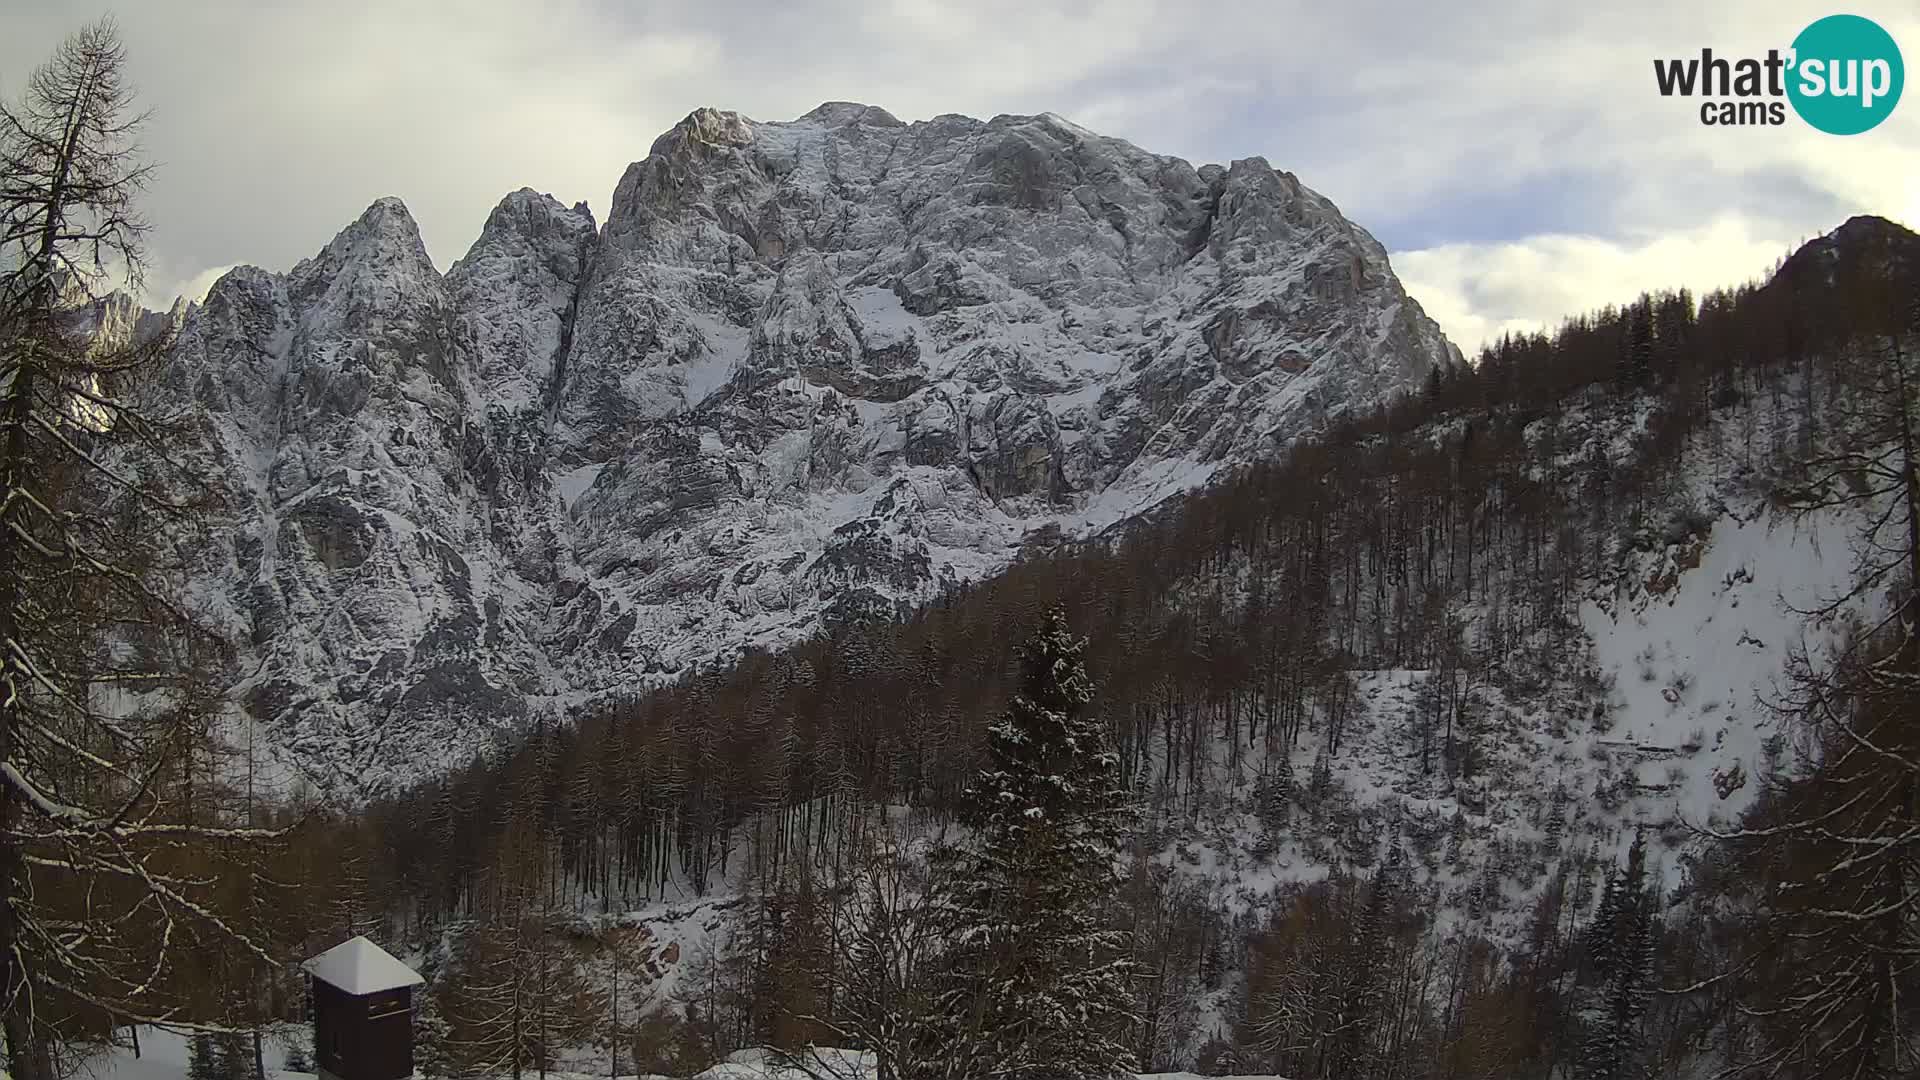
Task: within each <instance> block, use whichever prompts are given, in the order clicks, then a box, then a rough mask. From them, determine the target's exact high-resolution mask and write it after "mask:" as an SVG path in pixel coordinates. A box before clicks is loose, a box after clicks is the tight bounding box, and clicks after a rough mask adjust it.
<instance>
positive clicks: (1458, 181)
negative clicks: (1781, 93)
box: [0, 0, 1920, 314]
mask: <svg viewBox="0 0 1920 1080" xmlns="http://www.w3.org/2000/svg"><path fill="white" fill-rule="evenodd" d="M20 4H21V0H15V5H16V6H20ZM1877 8H1878V9H1876V5H1866V6H1865V7H1862V8H1861V10H1862V13H1864V14H1868V15H1870V16H1873V17H1876V18H1880V19H1881V20H1882V21H1883V23H1884V24H1886V25H1888V26H1889V27H1890V29H1892V31H1893V33H1894V35H1895V37H1896V38H1897V39H1900V40H1905V41H1914V42H1920V19H1916V18H1915V16H1914V15H1913V13H1912V12H1910V11H1907V10H1906V9H1905V8H1904V7H1900V6H1896V5H1893V4H1881V5H1878V6H1877ZM93 14H94V13H93V12H89V11H85V10H76V9H75V8H74V7H73V6H72V5H70V4H67V3H55V2H48V0H39V2H35V0H26V2H25V4H24V7H22V8H21V9H20V10H18V11H16V12H14V13H11V14H10V15H9V16H8V33H7V34H6V35H5V36H4V37H0V89H4V90H6V91H9V92H10V91H12V90H14V89H16V88H17V86H18V84H19V80H20V76H21V75H23V74H24V71H25V69H26V68H27V67H29V66H31V65H32V64H33V63H35V62H37V61H38V60H39V59H40V58H41V57H42V56H44V55H45V53H46V52H47V50H48V49H50V48H51V47H52V45H53V44H54V43H55V42H56V41H57V40H58V39H59V38H60V37H61V36H62V35H63V34H64V33H66V32H67V31H69V30H70V29H72V28H73V27H74V26H75V25H77V24H78V23H79V22H80V21H83V20H84V19H86V18H90V17H92V15H93ZM121 18H122V22H123V25H124V27H125V30H126V36H127V39H128V45H129V47H130V50H131V52H132V55H133V64H134V73H135V76H136V78H137V80H138V81H139V82H140V84H141V85H142V87H143V89H144V91H145V94H144V96H145V100H146V101H147V102H148V103H149V104H151V105H152V106H153V108H154V110H155V113H154V120H153V126H152V128H151V130H150V132H149V138H148V143H149V146H150V148H151V150H152V152H153V155H154V156H155V157H156V158H157V159H158V160H159V161H160V162H161V163H162V166H163V168H162V171H161V172H160V174H159V177H158V179H157V180H156V183H155V185H154V188H153V190H152V192H151V199H150V201H149V209H150V211H151V215H152V217H153V218H154V220H155V222H156V230H155V234H154V237H153V245H152V247H153V256H154V262H155V266H154V273H153V277H154V278H155V279H156V282H172V281H182V282H183V281H186V280H188V279H191V278H194V277H195V276H197V275H200V274H202V273H204V272H205V271H207V270H208V269H209V268H213V267H218V266H224V265H229V264H234V263H247V262H251V263H257V264H261V265H265V266H268V267H273V268H282V269H283V268H285V267H287V266H290V265H291V264H292V263H293V262H295V261H297V260H298V259H300V258H303V257H305V256H307V255H310V254H312V253H313V252H314V251H316V250H317V249H318V248H319V247H321V246H322V245H323V244H324V243H325V242H326V241H327V239H328V238H329V237H331V236H332V234H333V233H334V232H335V231H336V230H337V229H338V228H340V227H341V226H342V225H344V224H345V223H347V222H349V221H351V220H352V219H353V218H354V217H356V216H357V215H358V213H359V212H360V210H361V209H363V208H364V207H365V206H366V204H367V203H369V202H371V201H372V200H373V199H374V198H376V197H379V196H381V195H388V194H394V195H399V196H401V197H402V198H404V199H405V200H406V202H407V204H408V206H409V207H410V208H411V209H412V210H413V212H414V215H415V217H416V218H417V219H418V220H419V222H420V225H421V229H422V233H423V235H424V237H425V239H426V242H427V245H428V250H429V252H430V254H431V255H432V256H433V258H434V260H435V262H436V263H437V264H438V265H440V266H441V267H442V268H445V267H446V266H448V265H449V264H450V263H451V262H452V261H453V260H454V259H456V258H458V257H459V256H460V255H461V254H463V253H464V251H465V249H466V247H467V245H468V244H469V243H471V241H472V240H473V238H474V237H475V236H476V235H477V233H478V231H479V227H480V224H481V222H482V221H483V220H484V218H485V215H486V213H487V211H488V210H489V209H490V208H491V207H492V205H493V204H494V203H495V202H496V201H497V200H498V199H499V197H500V196H501V195H503V194H504V193H506V192H508V191H510V190H513V189H515V188H518V187H521V186H523V185H527V186H532V187H534V188H536V189H539V190H543V191H551V192H552V193H554V194H555V195H557V196H558V197H560V198H562V199H563V200H566V201H568V202H573V201H579V200H586V201H588V202H589V203H591V204H593V206H594V207H595V209H596V211H597V212H600V213H602V214H604V211H605V204H606V200H607V197H608V195H609V193H610V192H611V191H612V188H613V185H614V182H615V181H616V180H617V179H618V178H619V175H620V173H621V171H622V169H623V168H624V167H625V166H626V164H627V163H628V162H630V161H632V160H634V159H636V158H638V157H640V156H642V155H643V154H644V153H645V152H646V148H647V146H648V145H649V144H650V143H651V142H652V140H653V138H654V137H655V136H656V135H657V134H659V133H660V132H661V131H663V130H665V129H666V128H667V127H668V126H670V125H671V124H672V123H674V122H675V121H676V120H678V119H679V118H680V117H681V116H684V115H685V114H686V113H687V112H688V111H690V110H691V109H693V108H695V107H697V106H701V105H716V106H720V107H726V108H735V109H739V110H741V111H743V112H746V113H747V114H748V115H751V116H755V117H758V118H763V119H788V118H792V117H794V116H798V115H800V114H801V113H804V112H806V111H807V110H808V109H810V108H812V107H813V106H814V105H816V104H818V103H819V102H821V101H824V100H831V99H841V100H859V101H867V102H871V103H874V104H878V105H882V106H885V107H886V108H888V109H889V110H890V111H892V112H893V113H894V114H895V115H898V116H900V117H902V118H903V119H909V120H911V119H921V118H926V117H930V116H932V115H935V114H937V113H941V112H966V113H971V114H974V115H989V116H990V115H992V114H994V113H999V112H1021V113H1031V112H1040V111H1054V112H1058V113H1061V114H1063V115H1065V116H1068V117H1070V118H1073V119H1075V120H1077V121H1079V122H1081V123H1083V124H1086V125H1087V126H1089V127H1093V128H1096V129H1098V130H1101V131H1105V132H1109V133H1111V134H1115V135H1119V136H1122V137H1126V138H1129V139H1131V140H1133V141H1134V142H1136V143H1139V144H1140V145H1142V146H1145V147H1147V148H1149V149H1152V150H1155V151H1158V152H1162V153H1171V154H1177V155H1180V156H1183V157H1187V158H1189V159H1191V160H1195V161H1225V160H1229V159H1232V158H1238V157H1247V156H1252V155H1262V156H1265V157H1267V158H1268V159H1269V160H1270V161H1272V162H1273V164H1274V165H1275V166H1277V167H1279V168H1283V169H1287V170H1289V171H1292V172H1295V173H1296V174H1298V175H1299V176H1300V177H1301V179H1302V180H1303V181H1305V182H1306V183H1308V184H1311V185H1313V186H1314V187H1316V188H1318V189H1319V190H1321V191H1322V192H1324V193H1325V194H1327V195H1328V196H1329V197H1330V198H1332V199H1333V200H1334V201H1335V202H1336V203H1338V204H1339V205H1340V207H1341V208H1342V209H1343V210H1344V211H1345V212H1346V213H1348V214H1349V215H1351V216H1352V217H1354V218H1355V219H1356V220H1358V221H1359V222H1361V223H1362V224H1364V225H1367V226H1368V227H1370V228H1372V229H1374V230H1375V231H1376V232H1377V233H1379V234H1380V235H1381V236H1382V237H1383V238H1384V239H1386V240H1387V241H1388V242H1389V243H1390V244H1391V245H1392V246H1395V247H1399V248H1435V247H1440V246H1446V245H1456V246H1457V245H1460V244H1497V243H1501V242H1519V241H1524V240H1526V239H1527V238H1528V237H1530V236H1536V235H1543V234H1567V233H1578V234H1581V235H1585V236H1593V237H1600V238H1612V239H1614V240H1618V241H1621V242H1622V243H1626V244H1628V245H1629V246H1632V245H1636V244H1639V243H1641V242H1642V241H1641V240H1640V239H1639V238H1641V237H1643V236H1644V235H1645V234H1646V232H1647V231H1648V230H1659V229H1680V228H1685V227H1687V226H1689V225H1691V224H1696V223H1699V222H1702V221H1706V220H1708V219H1710V218H1712V217H1714V216H1715V215H1717V214H1723V213H1727V212H1736V213H1738V214H1740V215H1742V219H1743V220H1746V221H1750V222H1752V223H1754V226H1755V228H1758V229H1762V230H1774V231H1777V232H1778V233H1779V235H1780V241H1781V243H1782V244H1784V243H1786V242H1788V241H1790V240H1791V239H1793V238H1795V237H1796V236H1798V235H1805V234H1807V233H1809V232H1811V231H1814V230H1816V229H1819V228H1823V227H1826V226H1830V225H1831V224H1833V223H1835V222H1836V221H1837V220H1838V219H1839V218H1840V217H1844V216H1845V214H1847V213H1851V212H1855V211H1858V210H1863V209H1877V210H1879V211H1880V212H1883V213H1890V214H1893V215H1895V216H1899V214H1900V213H1902V212H1903V210H1904V209H1905V208H1904V207H1899V206H1884V205H1882V206H1874V205H1866V204H1868V203H1873V202H1875V201H1879V202H1885V201H1888V200H1899V199H1901V198H1902V197H1903V196H1902V194H1901V191H1902V188H1901V187H1900V181H1897V180H1894V179H1889V178H1888V177H1891V176H1894V175H1896V171H1897V170H1904V171H1899V172H1897V175H1901V176H1904V175H1910V174H1912V173H1913V172H1914V171H1916V170H1914V169H1913V168H1911V166H1913V165H1915V164H1920V122H1917V121H1920V103H1908V104H1905V105H1903V106H1902V110H1901V113H1899V114H1896V118H1895V123H1893V124H1890V125H1889V127H1888V129H1887V130H1885V131H1880V132H1875V133H1873V134H1871V135H1869V136H1866V137H1863V138H1862V139H1857V140H1853V141H1851V142H1850V143H1845V144H1838V143H1836V142H1835V141H1834V140H1831V139H1828V138H1826V137H1824V136H1819V135H1817V134H1814V133H1810V132H1807V131H1805V130H1804V129H1799V130H1791V131H1790V130H1784V129H1783V130H1773V131H1765V132H1758V131H1748V132H1737V133H1725V132H1711V131H1707V130H1705V129H1702V128H1701V127H1700V126H1699V124H1698V123H1697V121H1696V120H1695V119H1694V118H1693V116H1692V114H1691V112H1690V111H1689V110H1688V109H1687V108H1686V107H1685V106H1684V105H1677V104H1676V102H1674V101H1671V100H1663V99H1661V98H1659V96H1658V95H1657V94H1656V93H1654V92H1653V88H1652V79H1651V70H1650V66H1651V65H1650V61H1651V59H1652V58H1653V57H1654V56H1656V55H1682V54H1685V53H1686V52H1688V51H1691V50H1697V49H1698V48H1699V47H1700V46H1701V45H1703V44H1715V45H1717V46H1718V47H1722V48H1725V49H1728V50H1737V49H1752V50H1755V51H1758V50H1764V49H1765V48H1766V47H1767V46H1768V45H1770V44H1784V42H1785V40H1786V39H1788V38H1790V37H1791V35H1792V33H1793V32H1795V31H1796V30H1797V29H1798V27H1799V26H1800V25H1802V24H1803V23H1804V22H1805V20H1806V18H1807V15H1806V11H1805V9H1804V6H1803V5H1800V4H1797V3H1789V2H1787V0H1767V2H1761V3H1744V2H1739V0H1724V2H1716V3H1713V4H1701V5H1682V4H1673V3H1670V2H1668V0H1646V2H1641V3H1630V4H1613V5H1542V4H1537V3H1532V2H1529V0H1480V2H1478V3H1473V4H1468V5H1414V4H1405V3H1401V2H1397V0H1396V2H1391V3H1389V2H1386V0H1351V2H1347V3H1341V4H1325V3H1317V2H1299V3H1274V2H1270V0H1269V2H1257V0H1220V2H1216V3H1212V4H1208V5H1205V6H1204V7H1196V6H1194V5H1191V4H1187V3H1175V2H1170V0H1103V2H1096V0H1079V2H1063V3H1046V2H1042V0H1012V2H1007V0H992V2H976V3H972V4H948V3H938V2H935V0H896V2H892V3H873V2H855V0H835V2H830V3H820V4H807V5H801V4H787V3H778V2H773V0H754V2H749V0H707V2H685V0H667V2H659V3H648V4H644V5H634V4H626V3H614V2H612V0H563V2H557V3H552V4H545V5H538V6H529V5H525V4H523V3H519V2H517V0H516V2H508V0H478V2H475V3H467V4H457V5H456V4H451V3H434V2H427V3H420V4H406V5H390V4H387V3H384V2H381V0H341V2H339V3H335V4H329V5H299V4H292V3H247V2H243V0H205V2H188V0H150V2H147V3H142V4H140V5H138V6H137V7H133V8H131V9H128V10H124V11H122V12H121ZM1905 190H1908V191H1911V188H1908V189H1905ZM1914 205H1920V199H1916V200H1915V202H1914ZM1481 314H1484V313H1481Z"/></svg>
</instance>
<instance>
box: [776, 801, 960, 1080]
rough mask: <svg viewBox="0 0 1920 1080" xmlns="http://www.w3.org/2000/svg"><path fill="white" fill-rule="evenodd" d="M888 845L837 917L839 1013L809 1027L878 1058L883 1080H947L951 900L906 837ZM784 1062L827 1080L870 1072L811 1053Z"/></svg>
mask: <svg viewBox="0 0 1920 1080" xmlns="http://www.w3.org/2000/svg"><path fill="white" fill-rule="evenodd" d="M881 836H882V837H884V840H879V839H876V840H874V841H872V842H870V844H869V846H868V847H867V848H866V849H865V850H864V852H863V854H862V856H861V857H860V858H859V859H858V860H857V862H856V863H855V865H854V868H853V871H852V873H851V874H850V875H849V876H848V879H847V880H846V881H845V882H844V883H843V887H844V890H845V893H846V896H845V898H844V901H843V902H841V903H839V904H837V905H835V906H834V908H833V911H832V917H831V922H830V929H829V947H830V951H831V952H832V954H833V957H834V967H835V970H836V973H837V976H838V984H837V987H836V990H837V1000H836V1004H837V1008H835V1009H834V1010H833V1011H832V1012H831V1013H827V1012H824V1011H823V1012H820V1013H817V1014H813V1015H809V1016H806V1017H803V1018H802V1019H805V1020H808V1021H810V1022H812V1023H813V1024H815V1025H817V1026H818V1027H820V1028H822V1029H824V1031H825V1033H826V1035H827V1036H828V1039H827V1041H829V1042H831V1043H832V1044H833V1045H835V1046H842V1047H860V1048H862V1049H863V1050H865V1051H866V1052H867V1053H870V1054H872V1055H873V1072H872V1075H873V1076H875V1077H877V1078H878V1080H903V1078H911V1077H916V1076H937V1075H939V1074H940V1072H941V1065H940V1059H939V1057H938V1055H939V1053H940V1050H941V1043H940V1041H939V1039H938V1038H937V1036H938V1034H939V1032H940V1024H941V1021H942V1016H941V1015H940V1014H939V1012H938V1011H937V1009H936V992H937V986H936V984H935V982H934V979H933V975H934V972H935V962H936V961H937V959H938V958H939V956H940V949H941V945H942V932H943V931H944V930H945V925H944V922H943V919H942V909H941V907H940V906H939V899H938V898H939V896H941V895H942V894H943V893H944V890H943V889H942V888H941V885H940V882H939V881H938V880H937V879H936V878H932V877H929V876H928V875H927V870H928V868H927V867H926V866H925V864H924V863H923V862H922V861H921V860H918V859H914V858H911V857H910V856H909V855H908V854H907V853H906V852H905V851H904V850H903V848H904V844H905V842H906V839H907V833H906V830H905V829H904V827H895V828H893V829H890V830H888V831H887V832H884V833H882V834H881ZM938 869H939V868H938V867H935V868H934V869H933V872H934V873H938ZM782 1060H783V1061H784V1062H785V1063H787V1064H789V1065H791V1066H793V1067H794V1068H797V1069H799V1070H800V1071H802V1072H805V1073H807V1074H808V1075H810V1076H814V1077H819V1078H823V1080H825V1078H831V1080H857V1076H856V1073H858V1072H859V1071H860V1070H859V1069H858V1068H857V1066H855V1065H854V1064H853V1063H852V1062H850V1061H848V1060H845V1059H842V1058H839V1057H836V1056H831V1055H822V1054H819V1053H815V1052H813V1051H812V1049H811V1048H804V1049H800V1050H797V1051H789V1052H787V1053H785V1054H784V1055H783V1056H782Z"/></svg>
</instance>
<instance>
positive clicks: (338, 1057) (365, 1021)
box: [301, 937, 426, 1080]
mask: <svg viewBox="0 0 1920 1080" xmlns="http://www.w3.org/2000/svg"><path fill="white" fill-rule="evenodd" d="M301 966H302V967H303V968H305V969H306V972H307V974H308V975H311V976H313V1056H314V1065H315V1067H316V1068H318V1069H319V1072H320V1080H406V1078H407V1077H410V1076H412V1075H413V988H414V987H416V986H418V985H420V984H421V983H423V982H425V981H426V980H424V979H422V978H421V977H420V976H419V974H418V973H416V972H415V971H414V970H413V969H412V968H410V967H408V966H407V965H405V964H403V963H401V962H400V961H398V960H396V959H394V958H393V956H392V954H390V953H388V952H387V951H386V950H385V949H382V948H381V947H380V946H378V945H375V944H374V943H373V942H371V941H368V940H367V939H366V938H363V937H356V938H353V939H352V940H350V941H343V942H341V943H340V944H338V945H335V946H334V947H333V948H331V949H328V950H327V951H326V952H323V953H321V954H320V955H319V956H316V957H314V958H313V959H311V960H309V961H307V962H306V963H305V964H302V965H301Z"/></svg>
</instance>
